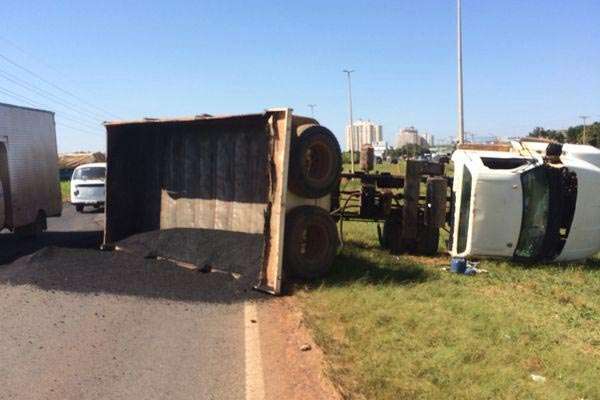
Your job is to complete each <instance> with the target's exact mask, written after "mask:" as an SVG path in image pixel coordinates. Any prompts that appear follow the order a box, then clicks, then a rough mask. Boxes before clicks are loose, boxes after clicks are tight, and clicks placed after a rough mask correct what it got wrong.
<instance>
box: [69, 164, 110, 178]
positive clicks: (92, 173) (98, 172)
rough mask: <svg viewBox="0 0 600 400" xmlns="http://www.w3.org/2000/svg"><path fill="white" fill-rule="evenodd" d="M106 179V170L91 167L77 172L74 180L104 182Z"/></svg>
mask: <svg viewBox="0 0 600 400" xmlns="http://www.w3.org/2000/svg"><path fill="white" fill-rule="evenodd" d="M105 177H106V168H102V167H89V168H80V169H78V170H77V171H75V174H74V175H73V179H77V180H80V181H96V180H100V181H103V180H104V179H105Z"/></svg>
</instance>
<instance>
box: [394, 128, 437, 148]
mask: <svg viewBox="0 0 600 400" xmlns="http://www.w3.org/2000/svg"><path fill="white" fill-rule="evenodd" d="M426 136H429V137H430V140H433V136H432V135H429V134H426ZM407 144H418V145H419V146H422V147H429V144H430V143H429V141H428V140H427V138H426V137H424V136H423V135H420V134H419V131H418V130H417V129H416V128H415V127H414V126H409V127H407V128H402V129H400V131H399V132H398V134H397V135H396V148H398V149H399V148H401V147H403V146H406V145H407Z"/></svg>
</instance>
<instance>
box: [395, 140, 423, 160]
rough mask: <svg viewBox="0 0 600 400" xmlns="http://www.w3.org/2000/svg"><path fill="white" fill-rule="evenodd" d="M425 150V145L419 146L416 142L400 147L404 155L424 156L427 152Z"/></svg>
mask: <svg viewBox="0 0 600 400" xmlns="http://www.w3.org/2000/svg"><path fill="white" fill-rule="evenodd" d="M425 150H426V149H425V148H424V147H423V146H419V145H418V144H414V143H408V144H405V145H404V146H402V148H401V149H400V151H401V152H402V155H403V156H405V157H412V156H422V155H423V154H425Z"/></svg>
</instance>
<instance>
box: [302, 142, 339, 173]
mask: <svg viewBox="0 0 600 400" xmlns="http://www.w3.org/2000/svg"><path fill="white" fill-rule="evenodd" d="M303 164H304V171H305V174H306V178H307V179H308V180H310V181H312V182H322V181H323V180H326V179H327V177H328V176H330V175H331V169H332V165H333V157H332V155H331V152H330V151H329V147H328V146H327V145H326V144H325V143H321V142H316V143H313V144H311V145H310V146H309V147H308V149H307V150H306V153H305V155H304V160H303Z"/></svg>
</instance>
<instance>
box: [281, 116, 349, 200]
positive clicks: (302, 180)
mask: <svg viewBox="0 0 600 400" xmlns="http://www.w3.org/2000/svg"><path fill="white" fill-rule="evenodd" d="M289 171H290V173H289V183H288V187H289V189H290V190H291V191H292V192H293V193H295V194H297V195H298V196H300V197H306V198H309V199H317V198H320V197H323V196H325V195H327V194H329V193H331V192H332V191H333V190H334V189H335V188H336V186H337V185H338V184H339V179H340V173H341V171H342V154H341V151H340V145H339V143H338V141H337V139H336V138H335V136H334V134H333V133H331V131H330V130H329V129H327V128H325V127H322V126H320V125H303V126H300V127H299V128H298V134H297V136H295V137H294V138H292V144H291V152H290V169H289Z"/></svg>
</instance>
